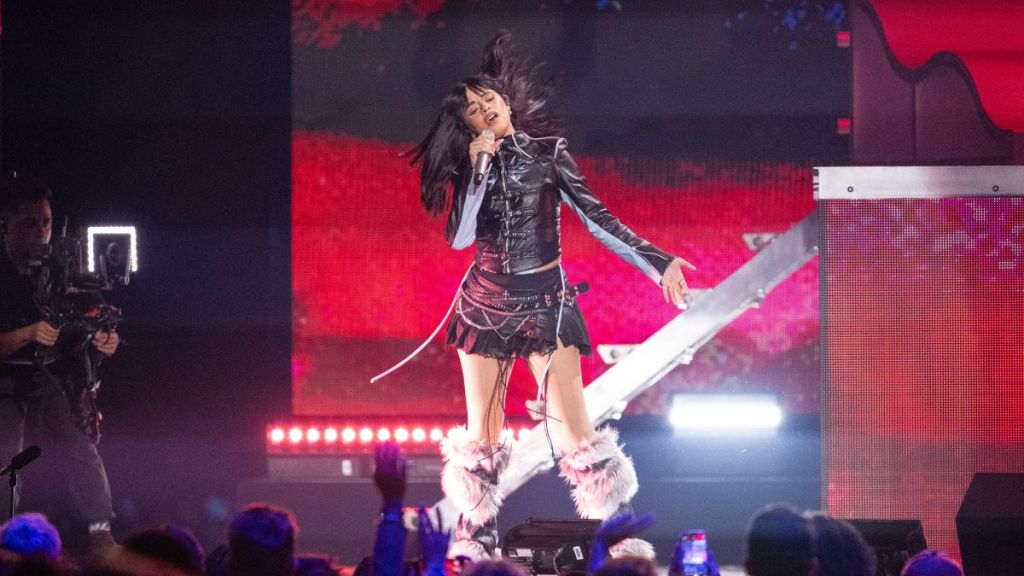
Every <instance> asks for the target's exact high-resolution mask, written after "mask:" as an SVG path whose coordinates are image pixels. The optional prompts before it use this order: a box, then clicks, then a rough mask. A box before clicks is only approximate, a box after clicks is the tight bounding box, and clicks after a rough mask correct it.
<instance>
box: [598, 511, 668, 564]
mask: <svg viewBox="0 0 1024 576" xmlns="http://www.w3.org/2000/svg"><path fill="white" fill-rule="evenodd" d="M652 524H654V515H653V514H650V513H647V514H644V515H643V516H634V515H633V514H631V513H629V512H627V513H625V514H620V515H618V516H613V517H611V518H609V519H608V520H606V521H605V522H604V523H603V524H601V526H600V527H599V528H598V529H597V532H596V533H595V534H594V542H593V544H592V545H591V548H590V570H589V572H590V573H591V574H592V573H594V572H597V570H598V569H599V568H600V567H601V565H602V564H604V560H605V558H606V557H607V556H608V551H609V549H610V548H611V547H612V546H614V545H616V544H618V543H619V542H622V541H623V540H625V539H626V538H632V537H633V536H636V535H637V534H640V533H641V532H643V531H644V530H646V529H648V528H650V527H651V525H652Z"/></svg>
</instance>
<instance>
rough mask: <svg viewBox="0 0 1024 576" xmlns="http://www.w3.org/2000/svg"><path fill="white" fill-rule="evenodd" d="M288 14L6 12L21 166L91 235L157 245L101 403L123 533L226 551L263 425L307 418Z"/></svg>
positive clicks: (11, 131) (141, 9) (13, 142)
mask: <svg viewBox="0 0 1024 576" xmlns="http://www.w3.org/2000/svg"><path fill="white" fill-rule="evenodd" d="M289 19H290V12H289V7H288V3H287V2H270V1H267V2H261V1H255V2H248V1H247V2H245V3H232V4H229V5H224V6H221V5H220V3H205V2H145V3H136V2H123V3H117V2H45V1H44V2H35V1H24V2H21V1H14V2H12V1H5V2H4V3H3V46H2V58H3V88H2V97H3V101H2V138H3V151H2V162H3V167H4V169H5V170H12V169H18V170H29V171H32V172H35V173H37V174H40V175H43V176H44V177H45V179H46V180H47V181H48V182H49V184H50V186H51V188H52V189H53V191H54V202H53V207H54V213H55V216H56V217H57V218H58V219H59V218H60V217H61V216H65V215H66V216H69V217H70V220H71V224H72V226H82V225H89V224H96V225H99V224H115V223H116V224H133V225H135V226H137V227H138V230H139V251H140V254H139V262H140V269H139V274H138V275H137V276H135V277H134V278H133V280H132V282H131V285H129V286H128V287H126V288H121V289H118V290H117V291H116V292H114V293H112V294H110V298H109V299H110V300H111V301H112V302H113V303H114V304H117V305H120V306H122V307H123V309H124V311H125V315H126V320H125V322H124V323H123V325H122V326H121V333H122V336H123V338H124V343H123V345H122V347H121V349H120V350H119V352H118V354H117V355H116V356H115V357H114V358H113V359H112V360H110V361H108V362H107V363H106V364H105V366H104V368H105V372H104V374H105V378H104V385H103V389H102V391H101V395H100V407H101V409H102V410H103V413H104V416H105V420H104V424H103V433H104V435H105V438H104V439H103V441H102V442H101V445H100V452H101V454H102V455H103V457H104V460H105V462H106V465H107V470H108V473H109V475H110V481H111V486H112V491H113V494H114V500H115V509H116V511H117V514H118V519H117V521H116V522H115V535H125V534H129V533H131V532H133V531H135V530H138V529H139V528H140V527H141V526H142V525H145V526H152V525H154V524H156V523H159V522H170V521H175V522H187V523H190V524H192V525H193V526H194V527H196V528H197V529H198V530H200V532H204V531H209V532H212V533H215V534H214V537H219V536H220V534H222V532H221V531H222V524H221V523H220V520H222V519H223V517H224V516H225V515H226V514H228V513H229V510H228V508H230V507H231V506H233V505H234V503H233V499H234V491H235V485H236V483H237V481H238V480H239V479H240V478H245V477H251V476H259V475H262V474H263V472H264V458H263V436H262V429H263V428H262V427H263V426H264V425H265V423H266V422H268V421H270V419H272V418H274V417H282V416H287V415H288V414H289V411H290V400H289V355H290V350H291V345H290V338H291V327H290V317H289V306H290V293H289V275H290V264H289V262H290V252H289V228H288V225H289V207H290V190H289V187H290V131H291V122H290V110H291V106H290V96H289V95H290V72H289V66H290V46H291V43H290V37H289ZM56 228H57V226H56V224H55V230H56ZM44 458H45V455H44ZM29 481H30V478H26V480H25V482H26V483H27V482H29ZM29 488H30V487H29Z"/></svg>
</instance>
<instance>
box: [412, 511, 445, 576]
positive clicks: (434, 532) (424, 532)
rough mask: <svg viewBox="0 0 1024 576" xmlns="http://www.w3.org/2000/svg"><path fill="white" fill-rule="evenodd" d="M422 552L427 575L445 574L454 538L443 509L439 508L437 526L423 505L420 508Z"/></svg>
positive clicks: (424, 570)
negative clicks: (446, 559) (446, 525)
mask: <svg viewBox="0 0 1024 576" xmlns="http://www.w3.org/2000/svg"><path fill="white" fill-rule="evenodd" d="M418 531H419V539H420V554H422V555H423V574H424V575H425V576H444V574H445V558H446V557H447V556H448V544H449V542H451V539H452V531H451V529H449V530H445V529H444V523H443V522H442V519H441V510H440V509H438V510H437V526H436V527H435V526H434V523H433V522H432V521H431V520H430V513H429V512H428V511H427V509H426V508H423V507H422V506H421V507H420V509H419V524H418Z"/></svg>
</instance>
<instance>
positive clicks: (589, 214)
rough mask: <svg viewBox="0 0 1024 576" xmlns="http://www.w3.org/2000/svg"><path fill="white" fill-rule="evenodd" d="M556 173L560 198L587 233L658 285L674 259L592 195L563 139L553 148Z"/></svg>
mask: <svg viewBox="0 0 1024 576" xmlns="http://www.w3.org/2000/svg"><path fill="white" fill-rule="evenodd" d="M554 162H555V171H556V174H557V178H558V189H559V191H560V193H561V195H562V199H563V200H565V202H566V203H567V204H569V206H570V207H571V208H572V210H573V211H574V212H575V213H576V215H577V216H579V217H580V220H582V221H583V224H585V225H586V227H587V230H588V231H589V232H590V233H591V234H592V235H593V236H594V237H595V238H597V239H598V240H599V241H600V242H601V243H602V244H604V245H605V246H606V247H607V248H608V249H609V250H611V251H612V252H614V253H615V254H617V255H619V257H621V258H622V259H623V260H625V261H626V262H628V263H630V264H632V265H633V266H634V267H636V268H637V269H638V270H640V271H641V272H643V273H644V275H645V276H647V277H648V278H650V279H651V280H653V281H654V282H655V283H657V284H660V283H661V276H662V274H664V273H665V269H666V268H668V265H669V264H670V263H671V262H672V260H674V259H675V256H673V255H672V254H669V253H668V252H665V251H664V250H662V249H660V248H658V247H656V246H654V245H653V244H651V243H650V242H648V241H646V240H644V239H643V238H641V237H639V236H637V235H636V234H635V233H634V232H633V231H632V230H630V229H629V228H627V227H626V225H625V224H623V223H622V221H620V220H619V219H618V218H616V217H615V216H614V215H613V214H612V213H611V212H609V211H608V209H607V208H605V206H604V204H602V203H601V201H600V200H599V199H598V198H597V196H595V195H594V193H593V192H591V190H590V187H589V186H587V180H586V178H584V177H583V175H582V174H580V169H579V167H578V166H577V165H576V162H575V161H574V160H573V159H572V156H570V155H569V152H568V151H567V150H566V149H565V140H559V142H558V144H557V145H556V146H555V160H554Z"/></svg>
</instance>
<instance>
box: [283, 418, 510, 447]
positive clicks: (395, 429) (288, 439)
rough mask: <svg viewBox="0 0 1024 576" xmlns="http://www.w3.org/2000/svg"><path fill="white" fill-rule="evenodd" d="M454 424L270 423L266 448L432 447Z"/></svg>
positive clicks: (505, 437)
mask: <svg viewBox="0 0 1024 576" xmlns="http://www.w3.org/2000/svg"><path fill="white" fill-rule="evenodd" d="M454 430H455V428H454V427H449V428H447V429H445V428H444V427H442V426H335V425H328V426H315V425H296V424H292V425H274V426H270V427H268V429H267V448H268V450H269V451H271V452H318V451H348V450H356V451H365V450H372V448H373V446H374V445H375V444H376V443H377V442H395V443H397V444H400V445H405V446H407V447H408V448H409V449H416V448H419V449H420V450H423V449H433V448H432V447H434V446H436V445H438V444H440V442H441V440H443V439H444V438H445V437H446V436H448V435H450V434H452V433H453V432H454ZM529 435H530V428H528V427H519V428H517V429H515V430H513V429H505V430H502V431H501V437H500V440H501V441H503V442H507V441H516V440H518V441H522V440H525V439H526V438H527V437H528V436H529Z"/></svg>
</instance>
